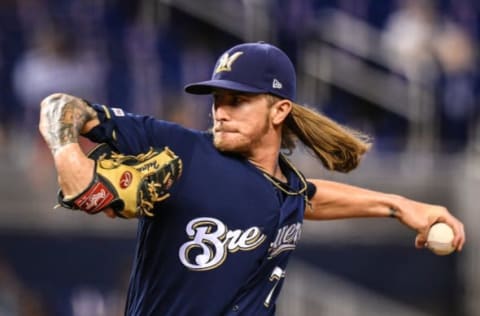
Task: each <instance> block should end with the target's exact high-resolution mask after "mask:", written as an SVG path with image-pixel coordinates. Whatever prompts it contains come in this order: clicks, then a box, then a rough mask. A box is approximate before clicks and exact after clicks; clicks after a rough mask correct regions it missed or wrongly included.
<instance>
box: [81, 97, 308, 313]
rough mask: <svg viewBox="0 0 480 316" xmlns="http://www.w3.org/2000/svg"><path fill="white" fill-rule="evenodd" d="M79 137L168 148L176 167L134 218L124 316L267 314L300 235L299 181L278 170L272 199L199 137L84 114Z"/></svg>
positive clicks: (104, 112) (133, 118) (234, 160)
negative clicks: (157, 196)
mask: <svg viewBox="0 0 480 316" xmlns="http://www.w3.org/2000/svg"><path fill="white" fill-rule="evenodd" d="M94 108H95V109H96V110H97V112H98V114H99V117H100V119H101V122H102V123H101V124H100V125H99V126H97V127H96V128H94V129H93V130H92V131H91V132H90V133H89V134H88V135H87V136H88V137H89V138H90V139H91V140H93V141H96V142H107V143H109V144H110V145H111V146H112V147H114V148H116V149H117V150H118V151H120V152H122V153H126V154H138V153H141V152H144V151H147V150H148V149H149V147H150V146H153V147H164V146H168V147H169V148H170V149H171V150H173V151H174V152H175V153H176V154H177V155H178V156H179V157H180V158H181V159H182V161H183V173H182V176H181V177H180V179H179V181H177V183H175V185H174V186H173V187H172V190H171V196H170V197H169V199H167V200H166V201H164V202H162V203H160V204H159V205H158V206H157V207H156V208H155V210H154V213H155V217H153V218H147V217H143V218H140V219H139V223H138V232H137V246H136V253H135V258H134V262H133V267H132V273H131V277H130V285H129V290H128V298H127V305H126V315H129V316H133V315H142V316H148V315H175V316H179V315H197V316H198V315H206V316H212V315H273V314H274V311H275V300H276V298H277V296H278V293H279V291H280V289H281V286H282V282H283V280H284V277H285V268H286V266H287V262H288V259H289V256H290V254H291V253H292V250H293V249H294V248H295V245H296V243H297V241H298V239H299V237H300V234H301V226H302V221H303V212H304V209H305V194H286V193H284V191H287V192H288V191H291V192H298V191H299V190H300V189H302V188H303V187H304V186H305V179H304V178H303V176H301V175H300V174H299V173H298V172H297V171H295V170H294V168H293V167H292V166H291V165H289V164H288V162H286V161H281V167H282V170H283V172H284V174H285V176H286V177H287V179H288V186H287V187H286V188H284V190H280V189H279V186H280V184H277V186H275V185H273V182H272V179H268V178H267V177H266V176H265V175H264V174H263V173H262V171H260V170H259V169H258V168H256V167H255V166H254V165H252V164H251V163H250V162H249V161H248V160H246V159H244V158H241V157H238V156H235V155H229V154H224V153H220V152H219V151H218V150H217V149H216V148H215V147H214V145H213V142H212V135H211V134H210V133H208V132H201V131H195V130H189V129H186V128H184V127H181V126H179V125H176V124H173V123H170V122H165V121H161V120H156V119H153V118H151V117H146V116H137V115H132V114H127V113H124V112H123V111H121V110H120V109H115V108H112V109H108V108H107V107H105V106H98V105H94Z"/></svg>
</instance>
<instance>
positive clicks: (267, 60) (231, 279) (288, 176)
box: [40, 42, 465, 316]
mask: <svg viewBox="0 0 480 316" xmlns="http://www.w3.org/2000/svg"><path fill="white" fill-rule="evenodd" d="M186 91H187V92H189V93H193V94H211V95H212V97H213V105H212V118H213V126H212V128H211V130H209V131H196V130H190V129H187V128H184V127H182V126H179V125H177V124H174V123H171V122H166V121H162V120H157V119H154V118H152V117H147V116H142V115H134V114H130V113H125V112H124V111H123V110H121V109H119V108H109V107H107V106H105V105H100V104H91V103H89V102H87V101H85V100H83V99H81V98H78V97H74V96H71V95H67V94H53V95H50V96H48V97H46V98H45V99H44V100H43V101H42V103H41V115H40V131H41V133H42V135H43V137H44V138H45V141H46V142H47V144H48V145H49V147H50V149H51V151H52V154H53V157H54V162H55V166H56V169H57V172H58V181H59V185H60V188H61V191H60V192H59V202H60V204H61V205H62V206H64V207H67V208H72V209H80V210H83V211H85V212H87V213H91V214H95V213H98V212H100V211H103V212H106V213H107V214H108V215H109V216H111V217H114V216H120V217H124V218H138V233H137V246H136V251H135V258H134V262H133V268H132V272H131V277H130V286H129V291H128V297H127V304H126V311H125V314H126V315H142V316H147V315H175V316H179V315H206V316H212V315H273V314H274V313H275V300H276V298H277V297H278V294H279V292H280V289H281V287H282V283H283V280H284V278H285V271H286V268H287V263H288V260H289V258H290V255H291V254H292V251H293V250H294V249H295V247H296V245H297V243H298V241H299V238H300V235H301V231H302V222H303V220H304V219H311V220H322V219H339V218H352V217H387V216H391V217H395V218H397V219H398V220H399V221H400V222H402V223H403V224H405V225H407V226H408V227H410V228H412V229H414V230H415V231H416V232H417V233H418V235H417V238H416V246H417V247H423V246H424V244H425V237H426V234H427V231H428V228H429V227H430V225H431V224H433V223H434V222H437V221H442V222H446V223H447V224H448V225H450V226H451V227H452V228H453V229H454V232H455V240H454V246H455V247H456V249H457V250H461V249H462V247H463V244H464V242H465V233H464V229H463V225H462V223H461V222H460V221H459V220H458V219H456V218H455V217H453V216H452V215H451V214H450V213H449V212H448V211H447V210H446V209H445V208H444V207H441V206H435V205H430V204H425V203H420V202H416V201H412V200H409V199H407V198H404V197H401V196H397V195H391V194H385V193H381V192H375V191H370V190H365V189H362V188H359V187H354V186H349V185H345V184H340V183H336V182H330V181H324V180H320V179H306V178H305V177H304V175H303V174H302V173H301V172H300V171H299V170H298V169H297V168H296V167H295V166H294V165H293V164H292V163H291V162H290V161H289V160H288V159H287V157H286V156H285V155H284V154H283V153H282V150H281V149H286V150H292V149H293V148H294V145H295V141H296V140H299V141H301V142H302V143H304V144H305V145H306V146H307V147H309V148H310V149H311V150H312V152H313V153H314V154H315V155H316V156H317V157H318V159H319V160H320V162H321V163H322V164H323V166H324V167H325V168H327V169H329V170H336V171H340V172H348V171H350V170H352V169H354V168H355V167H356V166H357V165H358V163H359V161H360V158H361V156H362V155H363V154H364V153H365V152H366V151H367V150H368V148H369V146H370V145H369V143H368V142H367V141H365V139H364V138H363V136H362V135H361V134H359V133H355V132H352V131H350V130H347V129H345V128H343V127H342V126H340V125H338V124H336V123H335V122H332V121H331V120H329V119H328V118H326V117H325V116H323V115H321V114H319V113H316V112H315V111H313V110H310V109H308V108H306V107H304V106H301V105H299V104H297V103H295V98H296V97H295V93H296V78H295V70H294V67H293V65H292V63H291V61H290V60H289V58H288V57H287V56H286V55H285V54H284V52H282V51H281V50H280V49H278V48H277V47H275V46H273V45H270V44H267V43H263V42H259V43H245V44H240V45H237V46H234V47H232V48H230V49H229V50H227V51H226V52H225V53H224V54H223V55H222V56H221V57H220V58H219V59H218V61H217V63H216V65H215V68H214V70H213V75H212V78H211V80H208V81H204V82H199V83H194V84H190V85H188V86H187V87H186ZM79 136H85V137H88V138H89V139H91V140H93V141H95V142H97V143H102V144H103V145H102V146H100V149H98V150H95V151H94V152H93V153H91V154H90V155H88V156H87V155H85V154H84V153H83V151H82V149H81V148H80V146H79V144H78V139H79Z"/></svg>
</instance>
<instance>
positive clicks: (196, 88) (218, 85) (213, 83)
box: [185, 80, 265, 94]
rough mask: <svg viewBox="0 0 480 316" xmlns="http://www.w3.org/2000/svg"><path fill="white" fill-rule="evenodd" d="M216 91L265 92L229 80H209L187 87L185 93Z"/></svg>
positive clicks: (209, 92)
mask: <svg viewBox="0 0 480 316" xmlns="http://www.w3.org/2000/svg"><path fill="white" fill-rule="evenodd" d="M214 89H227V90H234V91H239V92H247V93H263V92H265V91H263V90H262V89H258V88H255V87H252V86H249V85H246V84H243V83H238V82H235V81H229V80H207V81H201V82H196V83H192V84H189V85H187V86H185V91H186V92H188V93H191V94H211V93H212V92H213V90H214Z"/></svg>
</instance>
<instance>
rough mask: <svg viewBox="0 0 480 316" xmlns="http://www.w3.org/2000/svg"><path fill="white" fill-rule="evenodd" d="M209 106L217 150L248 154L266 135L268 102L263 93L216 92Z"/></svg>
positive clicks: (269, 103)
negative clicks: (210, 106)
mask: <svg viewBox="0 0 480 316" xmlns="http://www.w3.org/2000/svg"><path fill="white" fill-rule="evenodd" d="M213 96H214V102H213V106H212V117H213V129H212V131H213V142H214V145H215V147H216V148H217V149H218V150H220V151H225V152H234V153H239V154H243V155H249V154H251V153H252V151H253V150H254V149H255V147H256V146H261V145H262V142H264V139H265V137H266V135H268V133H269V132H270V129H271V126H272V124H271V121H270V109H271V102H270V101H269V99H268V98H267V96H266V95H264V94H246V93H238V92H233V91H227V90H219V91H216V92H215V93H214V94H213Z"/></svg>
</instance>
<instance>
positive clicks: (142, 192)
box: [58, 144, 182, 218]
mask: <svg viewBox="0 0 480 316" xmlns="http://www.w3.org/2000/svg"><path fill="white" fill-rule="evenodd" d="M88 157H89V158H91V159H93V160H95V169H94V176H93V180H92V182H91V183H90V185H89V186H88V187H87V188H86V189H85V190H84V191H83V192H81V193H80V194H78V195H76V196H74V197H70V198H66V197H65V196H64V195H63V192H62V191H61V190H59V191H58V203H59V205H58V206H62V207H64V208H68V209H73V210H82V211H85V212H87V213H89V214H96V213H98V212H100V211H102V210H103V209H105V208H108V207H110V208H112V209H113V211H114V212H115V214H116V215H117V216H119V217H122V218H134V217H140V216H149V217H152V216H154V214H153V211H152V210H153V208H154V204H155V203H157V202H161V201H163V200H165V199H166V198H168V197H169V196H170V193H169V190H170V188H171V186H172V185H173V184H174V183H175V181H176V180H177V179H178V178H179V177H180V175H181V173H182V160H181V159H180V158H179V157H178V156H176V155H175V153H174V152H173V151H171V150H170V149H169V148H168V147H165V148H163V149H162V150H159V149H155V148H151V149H150V150H149V151H148V152H146V153H142V154H139V155H137V156H133V155H123V154H120V153H117V152H114V151H113V150H112V149H111V147H110V146H108V145H107V144H101V145H99V146H97V147H96V148H95V149H94V150H93V151H92V152H91V153H89V154H88Z"/></svg>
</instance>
